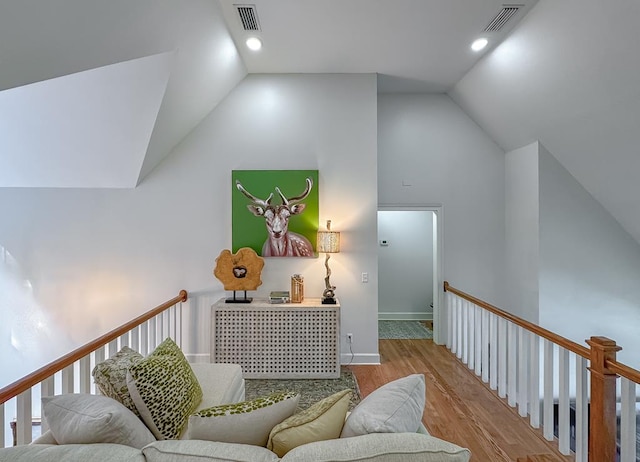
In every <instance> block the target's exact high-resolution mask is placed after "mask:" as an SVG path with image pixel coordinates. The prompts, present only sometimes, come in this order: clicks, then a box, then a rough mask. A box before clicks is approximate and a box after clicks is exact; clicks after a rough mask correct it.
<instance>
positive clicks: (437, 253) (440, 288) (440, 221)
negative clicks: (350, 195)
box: [378, 204, 447, 345]
mask: <svg viewBox="0 0 640 462" xmlns="http://www.w3.org/2000/svg"><path fill="white" fill-rule="evenodd" d="M378 211H379V212H388V211H398V212H410V211H418V212H422V211H425V212H433V214H434V227H433V228H434V229H433V233H434V236H435V239H434V243H433V341H434V343H436V344H438V345H443V344H444V343H445V342H446V337H447V336H446V333H447V326H446V322H447V318H446V316H445V310H444V279H443V278H444V242H443V240H444V210H443V207H442V205H439V204H436V205H433V204H417V205H404V204H379V205H378Z"/></svg>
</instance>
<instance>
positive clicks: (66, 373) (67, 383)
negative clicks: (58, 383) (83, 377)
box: [62, 364, 73, 395]
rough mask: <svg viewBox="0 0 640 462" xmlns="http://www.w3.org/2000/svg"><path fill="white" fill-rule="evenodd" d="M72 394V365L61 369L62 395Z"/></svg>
mask: <svg viewBox="0 0 640 462" xmlns="http://www.w3.org/2000/svg"><path fill="white" fill-rule="evenodd" d="M68 393H73V364H71V365H70V366H67V367H65V368H64V369H62V394H63V395H64V394H68Z"/></svg>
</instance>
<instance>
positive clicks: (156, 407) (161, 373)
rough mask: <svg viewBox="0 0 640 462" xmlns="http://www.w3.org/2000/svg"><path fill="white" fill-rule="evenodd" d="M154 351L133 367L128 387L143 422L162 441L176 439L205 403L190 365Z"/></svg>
mask: <svg viewBox="0 0 640 462" xmlns="http://www.w3.org/2000/svg"><path fill="white" fill-rule="evenodd" d="M180 354H181V356H182V358H179V357H177V356H175V355H157V354H156V351H154V352H153V353H152V354H151V355H149V356H148V357H146V358H144V359H143V360H141V361H140V362H138V363H136V364H134V365H132V366H131V367H130V368H129V373H128V374H127V387H128V389H129V393H131V398H132V399H133V402H134V403H135V405H136V408H137V409H138V412H139V413H140V416H141V417H142V420H143V421H144V423H146V424H147V427H149V429H150V430H151V432H152V433H153V434H154V435H155V437H156V438H158V439H159V440H160V439H176V438H178V437H179V436H180V434H181V433H182V430H183V429H184V427H185V425H186V423H187V419H188V417H189V415H190V414H191V413H193V411H194V410H195V409H196V407H197V406H198V404H200V401H202V389H201V388H200V384H199V383H198V379H196V376H195V374H194V373H193V370H192V369H191V366H190V365H189V363H188V362H187V361H186V359H184V355H182V353H180Z"/></svg>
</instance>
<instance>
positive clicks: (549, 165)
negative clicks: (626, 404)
mask: <svg viewBox="0 0 640 462" xmlns="http://www.w3.org/2000/svg"><path fill="white" fill-rule="evenodd" d="M638 281H640V246H638V244H637V242H636V241H635V240H634V239H633V238H632V237H631V236H630V235H629V234H628V233H627V232H626V231H624V229H623V228H622V226H620V224H619V223H618V222H616V221H615V220H614V218H613V217H612V216H611V214H610V213H609V212H607V211H606V210H605V209H604V208H603V207H602V205H600V203H598V202H597V201H596V200H595V199H594V198H593V197H592V196H591V195H590V194H589V193H588V192H587V191H586V190H585V189H584V188H583V187H582V186H581V185H580V184H579V183H578V182H577V181H576V180H575V179H574V178H573V176H571V174H570V173H569V172H568V171H567V170H566V169H565V168H564V167H563V166H562V165H561V164H560V163H559V162H558V161H557V160H556V159H555V158H554V157H553V156H552V155H551V154H550V153H549V152H548V151H547V150H546V149H545V148H544V146H542V145H540V325H542V326H543V327H545V328H547V329H550V330H552V331H554V332H557V333H559V334H561V335H563V336H565V337H568V338H570V339H572V340H574V341H575V342H577V343H580V344H584V340H585V339H587V338H589V337H590V336H592V335H603V336H607V337H609V338H612V339H614V340H616V342H617V343H618V344H619V345H621V346H622V347H623V350H622V351H621V352H620V353H618V359H620V360H622V361H623V362H626V363H627V364H629V365H630V366H632V367H634V368H640V353H639V352H640V336H638V326H640V284H638Z"/></svg>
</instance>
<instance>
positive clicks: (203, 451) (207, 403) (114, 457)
mask: <svg viewBox="0 0 640 462" xmlns="http://www.w3.org/2000/svg"><path fill="white" fill-rule="evenodd" d="M192 368H193V371H194V373H195V375H196V377H197V378H198V381H199V382H200V384H201V387H202V391H203V400H202V402H201V403H200V405H199V406H198V409H203V408H207V407H211V406H215V405H218V404H220V403H234V402H239V401H242V400H244V380H243V378H242V372H241V369H240V366H237V365H231V364H192ZM103 398H104V399H108V400H110V399H111V398H106V397H103ZM132 415H133V414H132ZM186 435H188V431H185V432H184V433H183V435H182V436H181V439H178V440H162V441H154V442H151V443H150V444H147V445H145V446H143V447H141V448H135V447H131V446H127V445H124V444H113V443H105V442H98V443H94V444H57V442H56V440H55V438H53V436H52V434H51V431H49V432H46V433H45V434H44V435H42V437H40V438H39V439H38V440H37V441H35V442H34V443H33V444H30V445H25V446H17V447H13V448H5V449H0V462H5V461H6V462H86V461H88V460H91V461H101V462H216V461H220V462H222V461H225V462H234V461H238V462H277V461H281V462H293V461H295V462H306V461H309V462H311V461H313V462H323V461H326V462H330V461H331V462H336V461H340V462H346V461H359V462H366V461H377V462H396V461H397V462H414V461H415V462H418V461H420V462H468V460H469V458H470V452H469V450H467V449H464V448H461V447H459V446H456V445H454V444H451V443H448V442H446V441H443V440H440V439H438V438H435V437H432V436H429V435H428V434H427V433H426V430H424V427H422V433H410V432H401V433H375V434H365V435H360V436H355V437H349V438H346V437H345V438H337V439H331V440H325V441H317V442H311V443H308V444H303V445H301V446H298V447H296V448H294V449H292V450H290V451H289V452H288V453H286V454H285V455H284V456H283V457H282V458H279V457H278V456H277V455H276V454H275V453H274V452H272V451H270V450H268V449H267V448H265V447H261V446H255V445H248V444H238V443H227V442H218V441H203V440H193V439H192V440H186V439H185V438H186Z"/></svg>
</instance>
